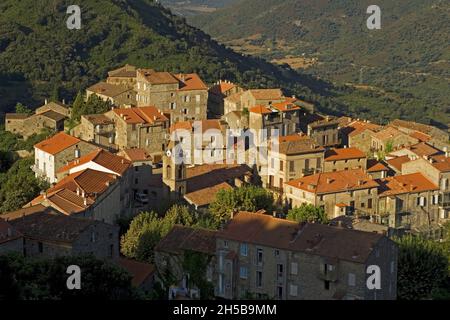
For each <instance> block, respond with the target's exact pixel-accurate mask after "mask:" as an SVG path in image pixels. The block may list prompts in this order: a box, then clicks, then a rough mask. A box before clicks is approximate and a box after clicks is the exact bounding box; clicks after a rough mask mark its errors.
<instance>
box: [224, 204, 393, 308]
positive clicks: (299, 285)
mask: <svg viewBox="0 0 450 320" xmlns="http://www.w3.org/2000/svg"><path fill="white" fill-rule="evenodd" d="M397 255H398V248H397V245H396V244H395V243H394V242H393V241H391V240H389V239H388V238H387V237H386V236H384V235H382V234H379V233H374V232H362V231H357V230H350V229H347V228H341V227H332V226H327V225H322V224H298V223H296V222H292V221H287V220H283V219H278V218H274V217H271V216H269V215H265V214H262V213H250V212H239V213H238V214H236V215H234V216H233V218H232V219H231V220H230V222H229V223H228V224H227V225H226V226H225V227H224V229H223V230H221V231H218V232H217V234H216V270H215V274H217V276H216V277H217V278H216V279H217V280H216V296H217V297H220V298H225V299H243V298H249V297H252V298H253V299H255V298H256V299H276V300H306V299H308V300H309V299H311V300H395V299H396V292H397ZM371 265H377V266H379V268H380V269H381V270H380V271H381V289H377V290H370V289H369V288H368V286H367V285H366V282H367V279H368V277H369V275H368V274H367V269H368V267H369V266H371Z"/></svg>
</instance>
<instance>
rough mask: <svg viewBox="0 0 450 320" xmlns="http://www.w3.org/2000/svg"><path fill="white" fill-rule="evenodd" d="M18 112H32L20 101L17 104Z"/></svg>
mask: <svg viewBox="0 0 450 320" xmlns="http://www.w3.org/2000/svg"><path fill="white" fill-rule="evenodd" d="M16 113H24V114H31V109H30V108H28V107H27V106H24V105H23V104H21V103H20V102H18V103H17V104H16Z"/></svg>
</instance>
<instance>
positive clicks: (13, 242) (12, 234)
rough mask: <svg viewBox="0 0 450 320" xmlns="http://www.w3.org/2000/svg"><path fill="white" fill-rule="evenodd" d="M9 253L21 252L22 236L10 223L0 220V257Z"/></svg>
mask: <svg viewBox="0 0 450 320" xmlns="http://www.w3.org/2000/svg"><path fill="white" fill-rule="evenodd" d="M2 217H4V216H3V215H2ZM10 252H20V253H22V252H23V235H22V233H20V232H19V231H18V230H16V228H14V227H13V226H12V225H11V224H10V223H8V222H7V221H5V220H4V219H3V218H0V255H2V254H6V253H10Z"/></svg>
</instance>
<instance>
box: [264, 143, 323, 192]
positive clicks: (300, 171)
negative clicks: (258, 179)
mask: <svg viewBox="0 0 450 320" xmlns="http://www.w3.org/2000/svg"><path fill="white" fill-rule="evenodd" d="M279 140H280V143H279V145H278V148H277V149H274V148H270V149H269V152H268V171H267V173H266V174H267V179H264V175H265V174H264V173H263V174H262V175H263V182H265V187H267V188H269V189H272V190H274V189H278V190H280V191H281V192H283V190H284V184H285V183H286V182H289V181H292V180H295V179H298V178H301V177H304V176H308V175H311V174H316V173H318V172H321V171H322V169H323V161H324V153H325V149H324V148H323V147H321V146H319V145H317V144H316V143H315V142H314V141H313V140H312V139H311V138H310V137H308V136H306V135H292V136H286V137H280V139H279Z"/></svg>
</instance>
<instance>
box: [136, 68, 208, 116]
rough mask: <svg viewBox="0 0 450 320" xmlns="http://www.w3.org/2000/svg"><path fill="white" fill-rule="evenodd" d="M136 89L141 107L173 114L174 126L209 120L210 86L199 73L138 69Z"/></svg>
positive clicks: (138, 103)
mask: <svg viewBox="0 0 450 320" xmlns="http://www.w3.org/2000/svg"><path fill="white" fill-rule="evenodd" d="M135 90H136V92H137V105H138V106H139V107H142V106H149V105H151V106H155V107H157V108H158V109H160V110H162V111H163V112H165V113H169V114H170V121H171V124H173V123H176V122H178V121H185V120H203V119H206V111H207V105H208V87H207V86H206V85H205V83H204V82H203V81H202V80H201V79H200V77H199V76H198V75H197V74H195V73H193V74H177V75H175V74H172V73H169V72H157V71H155V70H152V69H138V70H137V77H136V86H135Z"/></svg>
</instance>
